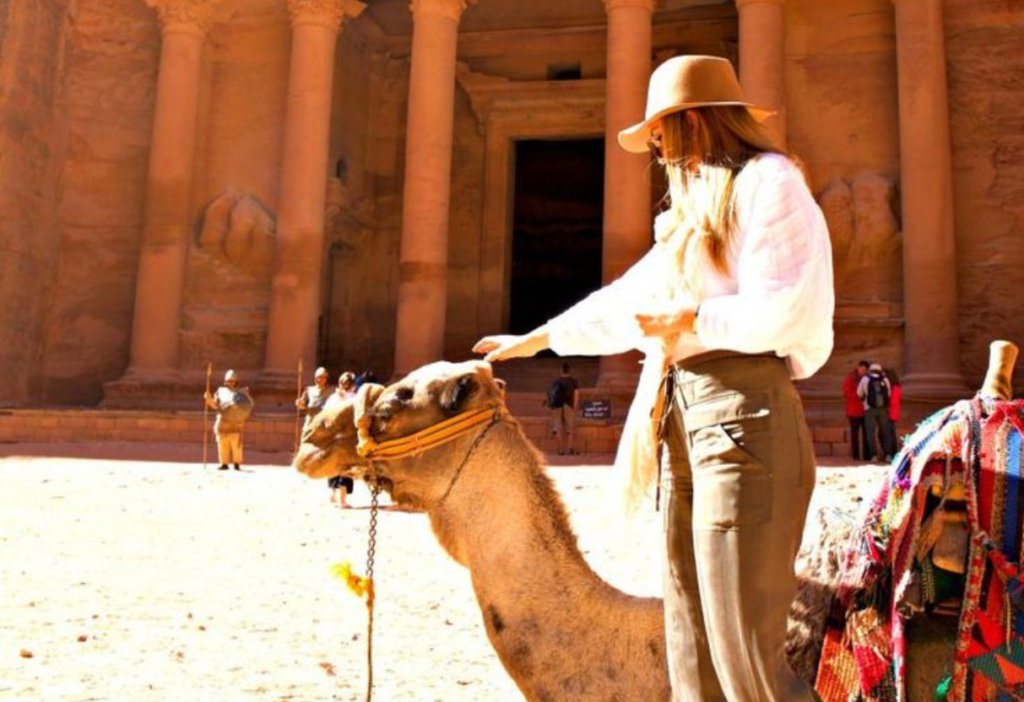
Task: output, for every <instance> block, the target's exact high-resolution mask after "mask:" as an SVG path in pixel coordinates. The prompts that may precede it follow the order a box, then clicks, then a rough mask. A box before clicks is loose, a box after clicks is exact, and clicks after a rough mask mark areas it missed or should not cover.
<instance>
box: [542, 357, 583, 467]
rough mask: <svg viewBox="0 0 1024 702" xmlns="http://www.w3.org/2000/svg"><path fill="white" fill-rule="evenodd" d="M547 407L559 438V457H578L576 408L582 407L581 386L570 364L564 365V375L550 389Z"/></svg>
mask: <svg viewBox="0 0 1024 702" xmlns="http://www.w3.org/2000/svg"><path fill="white" fill-rule="evenodd" d="M547 406H548V409H550V410H551V423H552V425H553V428H554V432H555V435H556V436H557V437H558V455H559V456H578V455H579V451H577V450H576V441H575V436H576V408H577V407H579V406H580V384H579V382H578V381H577V380H576V378H574V377H572V369H571V368H570V367H569V364H568V363H563V364H562V374H561V375H560V376H559V377H557V378H555V380H554V382H553V383H551V385H550V387H548V397H547Z"/></svg>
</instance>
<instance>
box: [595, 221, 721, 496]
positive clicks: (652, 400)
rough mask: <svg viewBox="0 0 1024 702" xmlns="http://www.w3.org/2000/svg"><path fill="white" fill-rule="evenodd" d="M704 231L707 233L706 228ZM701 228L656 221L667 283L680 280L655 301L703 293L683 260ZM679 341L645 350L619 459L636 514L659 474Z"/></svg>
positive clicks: (653, 342)
mask: <svg viewBox="0 0 1024 702" xmlns="http://www.w3.org/2000/svg"><path fill="white" fill-rule="evenodd" d="M701 229H703V228H701ZM701 229H695V228H694V227H693V225H691V224H687V223H686V222H681V221H680V218H679V215H678V214H677V213H676V212H672V211H669V212H663V213H662V214H660V215H659V216H658V217H657V218H656V219H655V222H654V236H655V241H656V243H655V246H656V247H659V248H660V249H661V250H662V255H661V259H662V262H663V265H665V266H668V267H670V270H669V271H667V272H666V280H670V281H675V284H673V285H672V286H671V287H670V288H669V289H667V290H661V291H655V293H654V294H653V295H652V300H653V301H655V302H657V301H658V300H659V298H660V299H661V301H665V300H684V299H685V300H687V301H688V302H690V303H691V304H693V303H695V302H696V300H697V299H698V297H699V293H698V292H697V291H695V290H694V289H693V288H692V286H690V285H687V284H686V283H685V281H684V280H683V279H685V278H688V277H690V276H686V275H684V274H683V272H682V271H681V262H682V261H683V260H687V259H688V260H691V261H693V260H695V258H696V256H695V255H691V254H696V251H697V247H698V246H699V241H700V239H701V236H700V234H701ZM678 341H679V335H678V334H673V335H671V336H669V337H666V338H653V337H652V338H648V339H647V340H646V341H645V343H644V344H643V346H642V347H641V349H640V350H641V351H642V352H643V354H644V362H643V369H642V370H641V372H640V381H639V383H638V384H637V388H636V394H635V395H634V396H633V402H632V404H631V405H630V406H629V413H628V414H627V415H626V423H625V425H624V426H623V428H622V438H621V439H620V440H619V448H618V451H617V452H616V454H615V467H616V469H617V471H616V472H617V474H618V475H624V476H628V477H627V480H626V484H625V486H624V488H623V495H624V497H625V503H626V507H627V509H629V510H635V509H636V507H637V506H638V505H639V504H640V502H641V501H642V500H643V498H644V496H645V495H646V494H647V491H648V490H649V488H650V487H651V483H652V482H654V479H655V476H656V475H657V473H658V429H659V426H660V424H661V418H662V415H663V413H664V411H665V409H666V401H667V400H668V398H667V397H665V396H664V393H663V392H662V389H663V384H662V379H663V378H664V377H665V374H666V373H667V372H668V368H669V365H670V364H671V361H672V357H671V354H672V351H673V350H674V349H675V347H676V344H677V343H678Z"/></svg>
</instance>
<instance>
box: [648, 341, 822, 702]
mask: <svg viewBox="0 0 1024 702" xmlns="http://www.w3.org/2000/svg"><path fill="white" fill-rule="evenodd" d="M670 373H671V374H672V378H670V380H671V381H673V382H671V383H670V388H671V393H672V394H671V399H670V401H671V406H670V408H669V411H668V412H667V414H666V426H665V427H664V430H663V454H662V460H663V471H664V473H665V474H666V475H671V488H670V490H669V491H668V495H669V497H668V505H667V508H666V511H665V530H666V540H667V549H668V553H667V565H666V568H665V627H666V641H667V645H668V656H669V675H670V679H671V683H672V695H673V700H676V701H677V702H713V701H718V700H728V701H729V702H762V701H763V702H774V701H777V700H801V701H803V700H806V701H807V702H811V700H812V699H813V698H812V696H811V692H810V689H809V687H808V686H807V685H806V684H805V683H804V682H803V681H802V680H800V679H799V678H797V677H796V675H794V674H793V672H792V671H791V670H790V668H789V665H788V664H787V662H786V658H785V637H786V620H787V614H788V612H789V606H790V603H791V601H792V599H793V596H794V594H795V592H796V577H795V575H794V571H793V563H794V560H795V558H796V554H797V551H798V549H799V546H800V539H801V536H802V534H803V527H804V519H805V517H806V515H807V505H808V502H809V501H810V496H811V491H812V489H813V488H814V473H815V462H814V452H813V448H812V445H811V441H810V437H809V433H808V429H807V425H806V423H805V421H804V414H803V407H802V404H801V401H800V396H799V395H798V394H797V392H796V389H795V388H794V387H793V383H792V382H791V381H790V378H789V373H788V370H787V368H786V365H785V363H784V362H783V361H782V360H781V359H779V358H777V357H774V356H746V355H741V354H736V353H733V352H721V351H717V352H710V353H706V354H701V355H699V356H696V357H693V358H692V359H686V360H684V361H681V362H679V363H677V364H676V365H675V366H674V367H673V370H672V371H670Z"/></svg>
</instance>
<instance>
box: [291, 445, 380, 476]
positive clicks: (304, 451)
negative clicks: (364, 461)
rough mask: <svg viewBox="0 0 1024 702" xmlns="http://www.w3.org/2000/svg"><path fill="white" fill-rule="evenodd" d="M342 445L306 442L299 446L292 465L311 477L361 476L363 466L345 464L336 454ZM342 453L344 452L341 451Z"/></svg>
mask: <svg viewBox="0 0 1024 702" xmlns="http://www.w3.org/2000/svg"><path fill="white" fill-rule="evenodd" d="M339 451H340V447H339V446H338V445H337V444H335V443H330V444H327V445H326V446H316V445H314V444H308V443H304V444H302V445H301V446H299V452H298V453H297V454H295V458H294V459H293V461H292V465H293V466H295V469H296V470H298V471H299V472H300V473H302V474H303V475H305V476H307V477H309V478H333V477H334V476H337V475H341V476H344V477H349V478H355V477H361V475H362V470H363V469H362V467H361V466H355V465H344V464H343V463H342V461H341V460H340V458H341V457H340V456H338V455H336V454H338V453H339ZM341 453H344V452H343V451H341Z"/></svg>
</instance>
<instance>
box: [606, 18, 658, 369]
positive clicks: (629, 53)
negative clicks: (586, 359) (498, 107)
mask: <svg viewBox="0 0 1024 702" xmlns="http://www.w3.org/2000/svg"><path fill="white" fill-rule="evenodd" d="M656 4H657V0H604V6H605V11H606V13H607V15H608V42H607V56H608V60H607V63H608V69H607V74H608V75H607V82H606V89H607V93H606V100H605V149H604V154H605V156H604V157H605V162H604V232H603V237H604V242H603V264H602V265H603V271H602V277H603V279H604V282H605V283H609V282H611V281H612V280H614V279H616V278H618V277H619V276H620V275H622V274H623V273H624V272H625V271H626V270H627V269H628V268H629V267H630V266H631V265H633V263H635V262H636V261H637V260H638V259H640V258H641V257H642V256H643V255H644V254H645V253H646V252H647V250H648V249H649V248H650V247H651V243H652V241H653V235H652V233H651V181H650V176H649V171H648V168H649V166H650V164H651V158H650V156H648V155H646V154H631V153H628V152H627V151H626V150H625V149H623V148H622V147H621V146H619V142H618V134H619V132H620V131H621V130H622V129H624V128H625V127H628V126H630V125H632V124H636V123H637V122H639V121H641V120H642V119H643V118H644V110H645V109H646V106H647V81H648V79H649V78H650V76H651V18H652V17H653V15H654V7H655V5H656ZM637 360H638V359H637V356H636V355H635V354H626V355H623V356H610V357H609V356H606V357H604V358H602V359H601V371H600V378H599V381H598V382H599V384H601V385H603V386H613V387H614V386H630V385H633V384H635V382H636V378H637V375H638V373H639V365H638V364H637Z"/></svg>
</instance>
